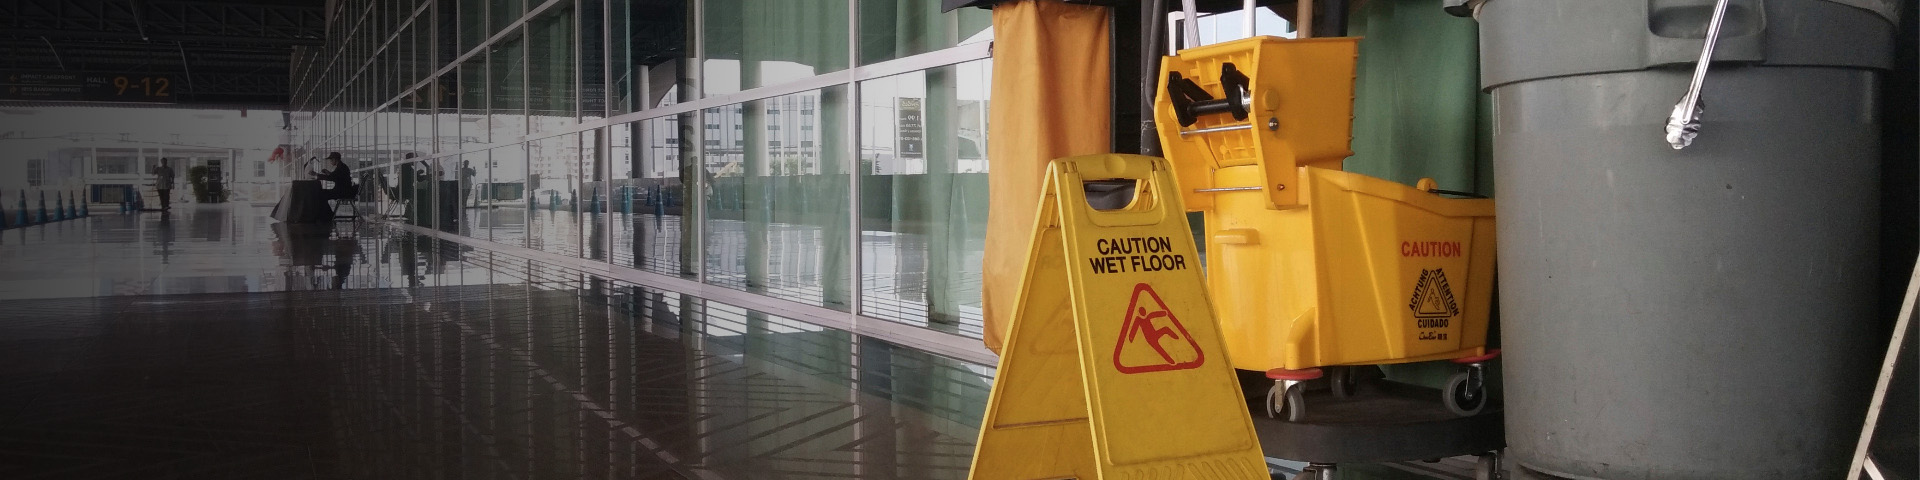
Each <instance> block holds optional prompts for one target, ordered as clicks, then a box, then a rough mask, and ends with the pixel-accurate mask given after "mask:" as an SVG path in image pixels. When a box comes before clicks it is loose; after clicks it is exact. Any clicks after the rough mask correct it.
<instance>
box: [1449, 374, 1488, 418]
mask: <svg viewBox="0 0 1920 480" xmlns="http://www.w3.org/2000/svg"><path fill="white" fill-rule="evenodd" d="M1472 377H1473V376H1472V375H1471V374H1469V373H1467V372H1460V373H1456V374H1453V378H1449V379H1447V390H1446V392H1445V393H1443V394H1442V396H1443V397H1444V398H1443V400H1445V401H1446V403H1447V410H1448V411H1451V412H1453V414H1454V415H1459V416H1462V417H1471V416H1474V415H1479V414H1480V410H1481V409H1483V408H1486V406H1487V390H1486V387H1484V386H1480V385H1469V384H1472V383H1477V382H1474V381H1473V378H1472Z"/></svg>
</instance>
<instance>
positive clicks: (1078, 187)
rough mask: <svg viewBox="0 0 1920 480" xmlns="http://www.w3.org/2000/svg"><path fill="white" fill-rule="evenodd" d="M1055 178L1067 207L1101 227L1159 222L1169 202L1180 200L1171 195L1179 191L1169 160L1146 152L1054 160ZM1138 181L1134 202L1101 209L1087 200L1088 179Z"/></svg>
mask: <svg viewBox="0 0 1920 480" xmlns="http://www.w3.org/2000/svg"><path fill="white" fill-rule="evenodd" d="M1054 164H1055V167H1054V172H1055V175H1057V176H1056V177H1055V179H1054V180H1055V181H1056V182H1058V186H1059V190H1060V191H1059V193H1058V194H1059V195H1060V196H1061V200H1062V202H1064V204H1065V205H1066V206H1067V208H1071V209H1073V210H1074V211H1075V212H1078V213H1079V214H1080V215H1079V216H1081V218H1085V219H1087V221H1088V222H1089V223H1092V224H1094V225H1097V226H1101V227H1134V226H1143V225H1155V224H1159V223H1160V222H1162V221H1165V220H1166V216H1167V205H1166V204H1167V202H1168V201H1178V198H1179V197H1169V196H1168V194H1170V193H1174V192H1177V190H1175V189H1174V188H1175V187H1174V185H1173V179H1172V171H1171V170H1169V167H1168V166H1167V165H1166V160H1164V159H1160V158H1156V157H1148V156H1143V155H1127V154H1118V153H1109V154H1099V155H1084V156H1079V157H1069V158H1062V159H1056V160H1054ZM1120 179H1125V180H1134V181H1136V182H1138V183H1137V184H1136V186H1135V187H1134V196H1133V202H1132V203H1131V204H1128V205H1127V207H1126V208H1122V209H1119V210H1098V209H1095V208H1093V205H1091V204H1089V203H1087V192H1086V190H1085V188H1084V185H1085V183H1086V181H1088V180H1120Z"/></svg>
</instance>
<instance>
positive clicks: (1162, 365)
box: [1113, 283, 1207, 374]
mask: <svg viewBox="0 0 1920 480" xmlns="http://www.w3.org/2000/svg"><path fill="white" fill-rule="evenodd" d="M1206 360H1207V357H1206V353H1204V352H1201V351H1200V344H1199V343H1198V342H1195V341H1194V340H1193V336H1192V335H1188V334H1187V326H1186V325H1181V324H1180V319H1179V318H1176V317H1174V316H1173V310H1169V309H1167V303H1166V302H1163V301H1160V294H1158V293H1154V291H1153V287H1152V286H1149V285H1147V284H1145V283H1142V284H1138V285H1134V287H1133V299H1132V300H1129V301H1127V311H1126V323H1124V324H1122V325H1121V327H1120V339H1119V340H1118V341H1115V342H1114V345H1113V368H1115V369H1117V370H1119V371H1120V373H1125V374H1135V373H1147V372H1164V371H1168V370H1186V369H1189V368H1198V367H1199V366H1200V365H1201V364H1203V363H1205V362H1206Z"/></svg>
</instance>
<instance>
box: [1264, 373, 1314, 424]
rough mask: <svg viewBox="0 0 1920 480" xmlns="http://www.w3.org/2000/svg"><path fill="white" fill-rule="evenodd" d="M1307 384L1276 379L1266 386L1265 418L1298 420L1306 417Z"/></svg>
mask: <svg viewBox="0 0 1920 480" xmlns="http://www.w3.org/2000/svg"><path fill="white" fill-rule="evenodd" d="M1306 390H1307V386H1306V385H1305V384H1300V383H1295V382H1287V381H1278V382H1273V386H1272V387H1270V388H1267V418H1277V419H1281V420H1286V421H1289V422H1298V421H1301V420H1305V419H1306V418H1307V398H1306V393H1305V392H1306Z"/></svg>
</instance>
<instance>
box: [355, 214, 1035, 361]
mask: <svg viewBox="0 0 1920 480" xmlns="http://www.w3.org/2000/svg"><path fill="white" fill-rule="evenodd" d="M387 225H388V226H389V227H392V228H395V229H399V230H403V231H406V232H407V233H412V234H415V235H423V236H428V237H433V238H436V239H440V240H446V241H450V242H454V243H459V244H462V245H467V246H471V247H474V248H480V249H485V250H488V251H491V252H493V253H497V254H502V255H508V256H513V257H519V258H522V259H526V260H527V261H531V262H539V263H541V264H546V265H552V266H557V267H560V268H567V269H572V270H576V271H579V272H581V273H585V274H588V275H593V276H598V277H603V278H606V279H609V280H615V281H621V282H627V283H632V284H635V285H640V286H644V287H650V288H656V289H661V290H667V291H671V292H675V293H680V294H683V295H690V296H694V297H699V298H703V299H707V300H711V301H716V302H720V303H725V304H728V305H733V306H737V307H741V308H746V309H748V310H755V311H760V312H769V313H776V314H778V315H779V316H781V317H783V318H791V319H794V320H799V321H802V322H807V323H810V324H814V325H819V326H822V327H827V328H832V329H835V330H842V331H846V332H850V333H855V334H859V335H861V336H865V337H869V338H874V339H879V340H884V341H887V342H889V343H894V344H897V345H901V346H904V347H908V348H913V349H916V350H923V351H926V352H928V353H932V354H935V355H940V356H943V357H949V358H953V359H956V360H960V361H964V362H969V363H975V364H980V365H996V364H998V362H999V357H998V356H996V355H994V354H993V352H991V351H988V350H987V348H986V346H985V345H984V344H981V343H980V339H977V338H973V337H965V336H960V335H956V334H952V333H946V332H941V331H936V330H930V329H926V328H921V327H916V326H913V325H908V324H904V323H899V322H893V321H888V320H885V319H879V318H874V317H868V316H865V315H858V314H854V313H852V312H844V311H840V310H834V309H831V308H826V307H821V306H817V305H808V304H804V303H799V302H794V301H791V300H782V299H778V298H774V297H769V296H766V295H760V294H755V293H748V292H745V291H740V290H734V289H731V288H727V287H723V286H719V285H711V284H707V283H704V282H700V281H695V280H689V279H685V278H680V277H675V276H672V275H663V274H658V273H653V272H647V271H641V270H637V269H633V268H629V267H622V266H617V265H614V264H611V263H607V262H601V261H594V260H589V259H585V258H580V257H572V256H567V255H564V254H559V253H552V252H545V251H540V250H535V249H531V248H527V247H525V246H520V245H508V244H504V243H496V242H493V241H490V240H482V239H478V238H473V237H468V236H463V235H457V234H453V233H447V232H442V231H439V230H434V229H431V228H427V227H421V226H416V225H405V224H395V223H388V224H387Z"/></svg>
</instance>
